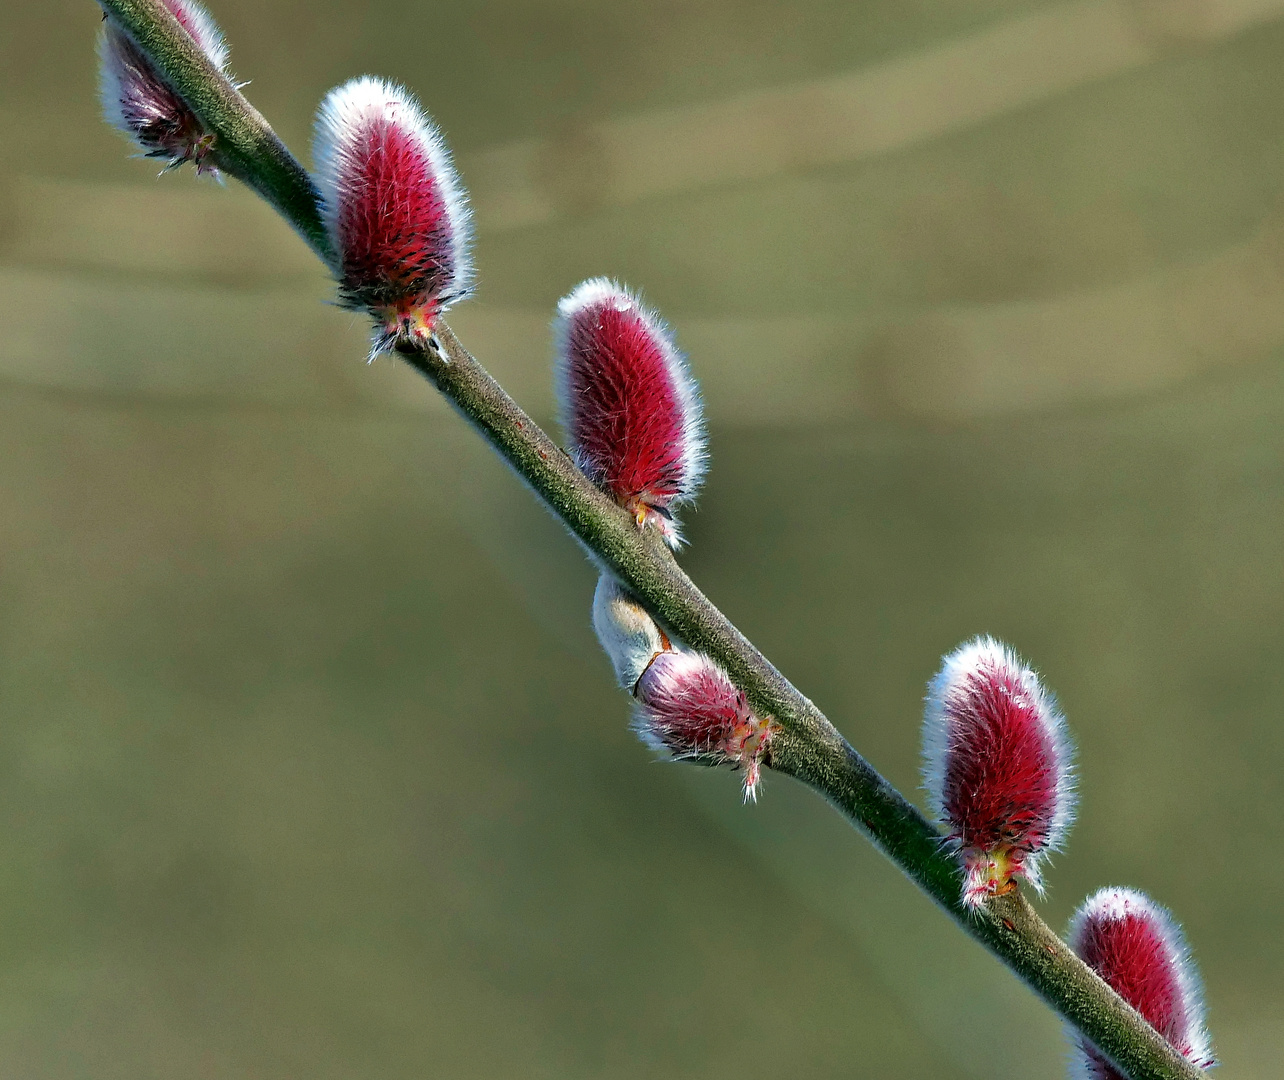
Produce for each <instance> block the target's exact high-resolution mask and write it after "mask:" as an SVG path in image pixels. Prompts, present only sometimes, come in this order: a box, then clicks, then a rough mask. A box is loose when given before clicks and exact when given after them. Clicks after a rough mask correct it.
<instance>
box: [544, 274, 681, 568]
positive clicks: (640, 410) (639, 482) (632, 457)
mask: <svg viewBox="0 0 1284 1080" xmlns="http://www.w3.org/2000/svg"><path fill="white" fill-rule="evenodd" d="M554 329H555V336H556V382H557V391H558V398H559V400H560V403H561V414H562V424H563V426H564V428H565V430H566V436H567V441H568V450H569V451H570V453H571V455H572V457H573V458H574V459H575V461H576V463H577V464H578V465H579V466H580V468H581V469H583V470H584V472H585V473H587V474H588V476H589V477H590V478H591V479H592V480H593V482H594V483H596V484H597V485H598V486H599V487H601V488H602V489H603V490H604V491H606V492H607V493H608V494H609V495H610V496H611V497H612V498H613V499H615V501H616V502H618V503H619V504H620V505H621V506H623V507H625V508H626V509H627V510H628V511H629V512H630V513H632V514H633V515H634V517H635V519H636V520H637V523H638V526H639V527H642V526H645V525H651V526H653V527H655V528H658V529H659V530H660V533H661V534H662V535H663V536H664V538H665V540H666V541H667V542H668V543H669V544H670V546H672V547H675V548H676V547H678V546H679V545H680V544H681V542H682V537H681V534H680V532H679V529H678V525H677V522H676V521H675V520H674V518H673V514H672V510H673V508H674V507H677V506H679V505H681V504H682V503H684V502H688V501H690V500H691V499H692V498H693V497H694V496H695V492H696V488H697V487H698V486H699V483H700V480H701V478H702V476H703V474H704V468H705V457H706V451H705V439H704V429H703V425H702V420H701V416H700V399H699V394H698V392H697V390H696V387H695V384H694V382H693V381H692V379H691V376H690V374H689V373H688V371H687V368H686V364H685V362H684V361H683V359H682V355H681V354H680V353H679V352H678V350H677V348H676V347H675V345H674V344H673V341H672V339H671V338H670V335H669V332H668V330H667V328H666V327H665V326H664V324H663V322H661V320H660V319H659V317H658V316H656V315H655V314H654V313H653V312H651V311H649V310H647V309H646V308H645V307H643V306H642V304H641V303H640V302H639V301H638V299H637V298H636V297H635V296H633V295H632V294H631V293H630V292H628V291H627V290H626V289H624V288H622V287H621V286H619V285H616V284H614V283H613V282H610V281H607V280H606V279H605V278H595V279H593V280H591V281H586V282H584V283H583V284H582V285H580V286H579V287H578V288H576V289H575V290H574V291H573V292H572V293H571V294H570V295H569V296H567V297H566V298H565V299H563V300H562V302H561V303H560V304H559V305H558V317H557V321H556V323H555V325H554Z"/></svg>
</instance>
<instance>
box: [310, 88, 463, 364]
mask: <svg viewBox="0 0 1284 1080" xmlns="http://www.w3.org/2000/svg"><path fill="white" fill-rule="evenodd" d="M312 156H313V161H314V163H315V165H316V177H315V179H316V183H317V187H318V189H319V190H320V193H321V216H322V219H323V220H324V222H325V225H326V229H327V230H328V232H329V235H330V242H331V244H332V245H333V247H334V250H335V257H336V265H335V274H336V277H337V279H338V284H339V301H340V303H341V304H343V306H345V307H348V308H351V309H354V310H360V311H366V312H368V313H369V314H370V315H371V316H372V317H373V319H374V323H375V329H374V345H373V349H372V352H371V356H372V357H373V356H374V355H375V354H377V353H379V352H383V351H386V350H388V349H393V348H396V347H398V346H409V347H416V348H422V347H423V346H425V345H426V344H427V343H428V341H429V339H430V338H431V335H432V330H433V327H434V326H435V324H436V321H437V319H438V317H439V316H440V315H441V313H442V312H443V311H445V310H446V309H447V308H449V307H450V306H451V305H452V304H454V303H455V302H456V301H458V300H460V299H462V298H463V297H465V296H467V295H468V294H469V292H470V290H471V286H472V263H471V260H470V256H469V251H468V248H469V243H470V241H471V219H470V214H469V211H468V207H467V205H466V201H465V197H464V193H463V189H462V188H461V187H460V185H459V181H458V178H457V177H456V175H455V169H454V166H453V164H452V163H451V160H450V154H449V152H448V151H447V149H446V144H445V142H444V141H443V140H442V137H441V134H440V132H438V130H437V128H436V127H435V126H434V125H433V123H432V121H430V120H429V119H428V117H427V116H425V115H424V113H423V111H422V110H421V109H420V107H419V105H418V104H417V103H416V102H415V100H414V98H413V97H411V95H410V94H409V93H408V92H407V91H405V90H403V89H402V88H401V87H399V86H394V85H393V84H392V83H388V82H384V81H383V80H382V79H375V78H370V77H363V78H359V79H353V80H351V81H350V82H347V83H344V84H343V85H342V86H340V87H338V88H336V89H334V90H332V91H331V92H330V93H329V94H328V95H327V97H326V99H325V100H324V101H323V102H322V104H321V108H320V110H319V112H318V114H317V121H316V132H315V138H314V143H313V155H312Z"/></svg>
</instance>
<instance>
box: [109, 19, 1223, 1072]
mask: <svg viewBox="0 0 1284 1080" xmlns="http://www.w3.org/2000/svg"><path fill="white" fill-rule="evenodd" d="M99 2H100V4H101V6H102V7H103V9H104V10H105V11H106V12H107V13H108V15H109V16H110V17H111V18H112V19H114V20H115V21H116V22H117V23H118V25H120V26H121V27H122V28H123V29H124V30H125V31H126V33H128V34H129V35H130V37H131V38H133V40H134V41H135V42H136V43H137V44H138V45H139V46H140V47H141V48H142V49H143V50H144V51H145V52H146V53H147V54H148V55H149V56H150V57H151V58H152V60H153V61H154V63H155V64H156V66H157V68H158V69H159V70H160V71H161V72H162V73H163V74H164V75H165V77H166V78H167V79H168V80H169V81H170V83H171V84H172V85H173V86H174V88H175V89H176V90H177V91H178V93H179V94H180V95H181V96H182V97H183V99H184V100H185V101H186V102H187V103H188V105H189V106H190V107H191V109H192V111H193V112H195V113H196V115H197V117H198V118H199V119H200V120H201V122H202V123H203V124H204V125H205V127H206V129H207V130H208V131H210V132H212V133H213V134H214V137H215V141H214V153H216V154H217V158H218V164H219V165H220V166H221V167H222V168H224V169H225V170H226V171H227V172H229V173H230V174H232V175H233V176H236V177H238V178H239V179H241V180H243V181H244V182H245V183H247V184H248V185H249V186H250V187H252V188H253V189H254V190H255V191H257V192H258V193H259V194H260V195H262V196H263V197H264V198H265V199H267V201H268V202H269V203H271V204H272V205H273V206H274V207H275V208H276V209H277V210H278V211H279V212H280V213H281V215H282V216H283V217H284V218H285V219H286V220H287V221H288V222H289V223H290V224H291V225H292V226H293V227H294V228H295V229H296V230H297V231H298V232H299V234H300V235H301V236H302V237H303V238H304V239H305V240H306V241H307V242H308V243H309V244H310V245H311V247H312V248H313V250H314V251H316V253H317V254H318V255H319V256H320V257H321V258H322V259H323V260H324V261H325V262H327V264H331V263H332V262H333V252H332V251H331V250H330V246H329V242H328V240H327V238H326V234H325V229H324V227H323V225H322V222H321V218H320V214H319V210H318V205H317V194H316V189H315V187H314V186H313V184H312V182H311V179H310V178H309V177H308V174H307V172H306V171H305V170H304V169H303V167H302V166H301V165H300V164H299V163H298V161H297V160H296V159H295V158H294V157H293V156H292V155H291V154H290V152H289V150H287V149H286V147H285V146H284V145H283V144H282V143H281V141H280V140H279V139H278V138H277V137H276V135H275V133H274V132H273V131H272V129H271V128H270V127H269V126H268V124H267V122H266V121H265V120H264V119H263V117H262V116H260V115H259V113H258V112H257V111H256V110H255V109H254V107H253V106H251V105H250V104H249V102H248V101H246V100H245V98H244V96H243V95H242V94H241V93H240V91H239V90H237V88H236V87H235V86H233V85H232V84H231V83H230V82H229V81H228V80H227V79H226V78H224V77H223V76H222V74H221V73H219V72H218V71H217V70H216V69H215V68H214V67H213V66H212V65H211V64H210V63H209V62H208V60H207V59H206V58H205V56H204V55H203V54H202V53H201V52H200V50H199V49H198V48H196V46H195V45H194V44H193V42H192V41H191V39H190V38H189V37H188V36H187V34H186V32H185V31H184V30H183V29H182V28H181V27H180V26H179V24H178V22H177V21H176V20H175V19H174V18H173V16H172V15H170V13H169V12H168V10H167V9H166V8H165V6H164V4H163V3H162V2H161V0H99ZM401 355H402V356H403V358H404V359H405V360H406V361H407V362H408V363H409V364H410V365H411V366H413V367H414V368H415V369H416V370H418V371H419V372H420V373H421V374H423V375H424V376H425V377H426V378H428V379H429V380H430V381H431V382H432V383H433V384H434V385H435V386H436V387H437V388H438V389H439V390H440V391H441V392H442V393H443V394H444V395H445V396H446V398H447V399H448V400H449V401H450V402H451V403H452V404H453V405H454V406H455V408H456V409H458V411H459V412H460V413H462V414H463V415H464V417H466V418H467V419H468V420H469V421H470V422H471V423H472V424H473V425H474V426H475V427H476V428H477V429H478V431H480V432H481V434H482V435H483V436H484V437H485V438H486V439H487V441H489V442H490V444H491V445H492V446H493V447H494V448H495V450H496V451H497V452H498V453H499V454H500V455H501V456H503V457H504V459H505V460H506V461H508V463H509V464H510V465H511V466H512V467H513V469H515V470H516V472H517V473H518V475H520V476H521V477H522V479H523V480H525V481H526V483H527V484H528V485H529V486H530V488H531V489H532V490H533V491H534V492H535V493H536V494H537V495H538V496H539V497H540V498H541V499H542V500H543V502H544V503H545V505H546V506H547V507H548V508H549V509H550V510H551V511H552V512H553V513H554V514H556V515H557V516H558V518H560V519H561V520H562V522H563V523H564V524H565V525H566V527H567V528H568V529H569V530H570V531H571V533H572V534H573V535H574V536H575V537H576V538H577V539H578V540H579V541H580V543H581V544H583V545H584V547H585V548H586V549H587V550H588V552H589V554H590V556H591V557H592V558H593V559H594V560H595V561H596V562H597V563H598V564H599V565H601V566H603V567H605V568H607V569H609V570H610V571H611V572H612V573H613V574H615V575H616V576H617V577H618V578H619V579H620V580H621V581H623V582H625V583H626V584H627V585H628V586H629V588H631V589H632V590H633V591H634V592H636V593H637V594H638V596H640V597H641V598H642V599H643V600H644V601H645V602H646V604H647V605H648V606H649V608H650V609H651V611H652V612H653V613H654V614H655V615H656V616H657V617H658V618H659V619H660V620H661V621H662V622H664V623H665V624H667V626H668V627H670V628H671V629H672V630H673V631H674V632H675V633H676V634H677V636H678V637H680V638H681V639H682V640H683V641H685V642H686V643H687V644H688V645H691V646H692V647H694V648H697V649H700V650H702V651H704V652H706V653H708V654H709V655H710V656H711V657H713V658H714V659H715V660H717V661H718V662H719V663H720V664H721V665H722V666H723V667H724V668H725V669H726V670H727V672H728V674H729V675H730V676H731V678H732V680H733V681H734V682H735V683H736V685H737V686H739V687H740V688H741V689H742V690H743V691H744V692H745V694H746V696H747V697H748V699H749V701H750V703H751V704H752V705H753V707H754V708H755V710H757V711H758V712H759V714H760V715H763V716H770V717H772V718H774V719H775V720H776V722H777V723H778V724H779V725H780V728H781V730H780V733H779V734H778V735H777V736H776V737H775V738H774V739H773V741H772V743H771V752H770V761H769V764H770V766H771V767H772V768H773V769H775V770H777V771H779V772H783V773H787V774H789V775H791V776H794V777H796V778H797V779H799V780H801V781H803V782H804V783H806V784H808V785H810V786H811V787H813V788H815V789H816V790H817V791H818V792H820V793H821V794H822V795H824V796H825V798H827V799H828V800H829V801H830V802H831V803H832V804H833V805H834V806H835V807H836V808H837V809H838V810H840V811H841V812H842V813H843V814H844V815H846V816H847V817H848V818H849V819H850V820H851V821H852V822H853V823H854V824H855V825H857V826H858V827H859V828H860V829H861V830H862V831H863V832H864V833H865V834H866V835H867V836H868V837H869V838H870V839H871V840H872V841H873V842H874V843H875V844H876V845H877V846H878V847H879V848H880V849H881V850H882V851H883V852H884V853H885V854H886V855H887V856H888V858H890V859H891V860H892V861H893V862H895V863H896V864H897V865H898V866H899V867H900V868H901V869H902V870H903V871H904V872H905V873H906V875H907V876H908V877H909V878H910V879H911V880H912V881H913V882H915V884H917V885H918V886H919V887H920V888H921V889H923V891H924V892H926V893H927V894H928V895H929V896H931V897H932V899H933V900H935V901H936V902H937V903H938V904H939V905H940V906H941V907H942V908H944V909H945V911H946V912H948V913H949V914H950V915H951V916H952V917H953V918H954V920H955V921H956V922H957V923H958V925H959V926H960V927H962V928H963V930H965V931H966V932H967V933H968V934H970V935H971V936H972V937H974V938H975V939H976V940H978V941H979V942H981V943H982V944H983V945H985V947H986V948H988V949H989V950H990V951H991V952H993V953H994V954H995V955H996V956H998V957H999V958H1000V959H1001V960H1002V961H1003V962H1004V963H1005V964H1007V966H1008V967H1009V968H1011V969H1012V971H1014V972H1015V973H1016V974H1017V975H1018V976H1019V977H1020V978H1021V979H1023V980H1024V981H1025V982H1026V983H1027V985H1029V986H1030V987H1031V988H1032V989H1033V990H1034V991H1035V992H1036V993H1038V994H1039V995H1040V996H1041V997H1042V998H1043V999H1044V1000H1045V1001H1047V1002H1048V1004H1049V1005H1051V1006H1052V1008H1053V1009H1055V1010H1056V1011H1057V1012H1058V1013H1060V1015H1061V1016H1062V1017H1064V1018H1065V1019H1066V1020H1067V1021H1069V1022H1070V1023H1071V1024H1072V1025H1074V1027H1076V1028H1077V1029H1078V1030H1079V1031H1081V1032H1082V1033H1083V1034H1084V1035H1086V1036H1087V1037H1088V1038H1089V1039H1091V1040H1092V1042H1093V1043H1095V1044H1096V1046H1097V1047H1098V1048H1099V1049H1100V1050H1102V1051H1103V1052H1104V1053H1105V1054H1106V1055H1108V1056H1109V1057H1110V1058H1111V1059H1112V1060H1113V1061H1114V1062H1115V1064H1116V1065H1117V1066H1118V1067H1119V1068H1120V1069H1121V1071H1122V1072H1123V1073H1124V1074H1125V1075H1127V1076H1128V1077H1130V1078H1131V1080H1194V1078H1196V1077H1199V1076H1201V1075H1202V1074H1201V1072H1200V1070H1198V1069H1196V1068H1195V1067H1194V1066H1193V1065H1191V1064H1190V1063H1189V1062H1187V1061H1186V1060H1185V1059H1184V1058H1182V1057H1181V1056H1180V1055H1179V1054H1178V1053H1177V1052H1176V1051H1175V1050H1174V1049H1173V1048H1172V1047H1171V1046H1170V1045H1169V1044H1168V1043H1167V1042H1166V1041H1165V1040H1164V1039H1163V1038H1162V1037H1161V1036H1160V1035H1159V1034H1158V1033H1157V1032H1156V1031H1155V1030H1154V1029H1153V1028H1151V1027H1150V1025H1149V1024H1147V1023H1146V1021H1145V1020H1143V1019H1142V1017H1141V1016H1140V1015H1139V1014H1138V1013H1137V1012H1136V1011H1135V1010H1134V1009H1132V1008H1131V1007H1130V1006H1129V1005H1128V1004H1127V1003H1126V1002H1124V1001H1123V999H1121V998H1120V997H1119V996H1118V995H1117V994H1116V993H1115V992H1114V991H1113V990H1111V989H1110V987H1109V986H1107V985H1106V983H1105V982H1103V981H1102V980H1101V979H1100V978H1099V977H1098V976H1097V975H1096V974H1095V973H1094V972H1092V971H1091V970H1090V969H1089V968H1088V967H1087V966H1086V965H1085V964H1084V963H1083V962H1082V961H1081V960H1079V958H1078V957H1076V956H1075V955H1074V954H1073V953H1072V952H1071V951H1070V949H1069V948H1068V947H1067V946H1066V944H1065V943H1064V942H1063V941H1062V940H1061V939H1060V938H1058V937H1057V935H1056V934H1054V933H1053V932H1052V930H1050V929H1049V928H1048V926H1047V924H1045V923H1044V922H1043V920H1042V919H1040V918H1039V916H1038V915H1037V914H1036V913H1035V912H1034V910H1033V909H1032V908H1031V907H1030V906H1029V904H1028V903H1027V902H1026V901H1025V899H1024V898H1023V897H1022V895H1021V894H1020V893H1019V892H1016V891H1013V892H1011V893H1009V894H1007V895H1006V896H1001V897H996V898H993V899H991V900H990V901H989V902H988V903H987V904H986V906H985V907H984V908H983V909H982V910H981V911H979V912H975V913H969V912H967V911H966V910H965V909H964V908H963V907H962V905H961V903H960V890H961V875H960V871H959V867H958V864H957V862H956V861H955V860H954V859H953V858H952V857H951V856H950V855H949V854H948V853H947V852H945V851H944V850H943V849H942V846H941V837H940V835H939V833H938V832H937V830H936V829H935V828H934V827H933V825H932V824H931V822H929V821H928V820H927V819H926V818H925V817H924V816H923V815H922V813H920V812H919V810H918V809H917V808H916V807H915V806H914V805H913V804H912V803H911V802H909V800H908V799H906V798H905V797H904V796H903V795H901V793H900V792H899V791H897V790H896V789H895V788H894V787H893V786H892V785H891V784H889V783H888V782H887V781H886V780H884V779H883V777H881V776H880V775H879V774H878V772H877V771H876V770H875V769H874V767H873V766H872V765H870V764H869V762H867V761H866V760H865V759H864V758H863V757H861V755H860V754H859V753H857V752H856V750H855V749H853V748H852V746H851V745H850V744H849V743H848V742H847V741H846V740H845V739H844V738H843V737H842V735H840V734H839V733H838V731H837V729H835V728H834V726H833V725H832V724H831V723H830V722H829V721H828V720H827V719H826V718H825V717H824V715H823V714H822V713H821V712H820V710H819V709H817V708H816V706H815V705H813V704H812V703H811V701H810V700H808V699H807V698H806V697H804V696H803V695H802V694H801V693H800V692H799V691H798V690H797V689H796V688H795V687H794V686H793V685H791V684H790V683H789V681H788V680H787V679H785V677H784V676H783V675H781V674H780V672H779V671H777V670H776V668H775V667H773V666H772V664H771V663H770V662H769V661H768V660H767V659H766V657H764V656H763V655H762V654H761V653H760V652H759V651H758V650H757V649H756V648H755V647H754V646H753V644H752V643H751V642H750V641H749V640H748V639H747V638H746V637H745V636H744V635H743V634H742V633H740V631H739V630H737V629H736V627H735V626H733V625H732V624H731V622H730V621H729V620H728V619H727V618H726V616H724V615H723V614H722V612H720V611H719V610H718V609H717V608H716V607H714V605H713V604H712V603H710V602H709V600H708V599H707V598H706V597H705V595H704V594H703V593H702V592H700V590H699V589H698V588H696V586H695V585H694V583H693V582H692V581H691V579H690V578H689V577H687V575H686V574H685V573H684V572H683V571H682V569H681V568H680V567H679V566H678V564H677V563H676V562H675V561H674V559H673V556H672V554H671V553H670V552H669V550H668V549H667V548H666V547H665V546H664V545H663V543H662V542H661V541H660V539H659V537H658V534H657V533H656V532H655V531H654V530H648V531H646V532H642V531H639V530H638V529H637V527H636V526H635V525H634V523H633V520H632V517H631V516H630V515H629V514H628V513H626V512H625V511H624V510H623V509H621V508H620V507H619V506H617V505H616V504H615V503H614V502H612V501H611V500H610V499H609V498H607V497H606V496H605V495H604V494H603V493H602V492H601V491H599V490H598V489H597V488H596V487H595V486H594V485H593V484H592V483H591V482H590V481H589V480H588V479H587V478H586V477H585V476H584V474H583V473H582V472H580V470H579V469H578V468H576V466H575V465H574V464H573V463H572V461H571V460H570V458H569V457H567V455H566V454H565V453H564V452H563V451H562V449H561V448H560V447H559V446H558V445H557V444H556V443H554V442H553V441H552V439H550V438H549V437H548V436H547V435H546V434H545V433H544V432H543V431H542V430H541V429H540V428H539V427H538V425H536V424H535V423H534V422H533V421H532V420H531V419H530V417H528V416H527V415H526V414H525V413H524V412H523V411H522V409H521V408H520V407H519V406H518V405H517V403H516V402H515V401H513V399H512V398H510V397H509V396H508V394H507V393H505V391H504V389H503V387H501V386H500V385H499V384H498V383H497V382H496V381H495V380H494V379H493V378H491V376H490V375H489V374H488V373H487V372H486V370H485V369H484V368H483V367H482V366H481V365H480V364H479V363H478V362H477V361H476V360H475V359H474V358H473V357H472V356H471V355H470V354H469V353H468V351H467V350H466V349H465V348H464V347H463V345H461V344H460V342H459V340H458V339H457V338H456V337H455V335H454V334H453V333H452V332H451V331H450V329H449V327H447V326H445V325H444V324H439V328H438V331H437V345H436V347H434V348H430V349H424V350H418V349H413V350H409V351H404V352H402V353H401ZM962 992H963V989H962V988H960V993H962ZM1002 1023H1003V1021H1002V1018H1001V1017H996V1018H995V1026H996V1033H997V1032H999V1031H1001V1030H1002ZM1009 1034H1011V1033H1009ZM1003 1045H1004V1040H1003V1039H1002V1038H1000V1039H999V1040H998V1041H997V1042H996V1049H997V1050H998V1052H999V1053H1002V1052H1003Z"/></svg>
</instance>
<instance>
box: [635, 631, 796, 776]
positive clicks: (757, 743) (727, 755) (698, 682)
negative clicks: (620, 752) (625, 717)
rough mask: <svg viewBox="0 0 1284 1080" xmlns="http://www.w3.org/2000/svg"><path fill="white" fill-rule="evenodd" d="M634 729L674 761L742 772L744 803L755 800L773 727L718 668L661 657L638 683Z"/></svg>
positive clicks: (691, 655)
mask: <svg viewBox="0 0 1284 1080" xmlns="http://www.w3.org/2000/svg"><path fill="white" fill-rule="evenodd" d="M636 694H637V699H638V708H637V715H636V717H635V719H634V730H636V731H637V733H638V735H639V736H640V737H641V738H642V740H643V741H644V742H646V743H647V744H648V745H649V746H652V747H653V748H655V749H656V750H659V751H662V752H664V753H666V754H670V755H672V756H673V757H675V758H694V759H697V760H701V761H704V762H705V763H706V764H710V765H731V766H733V767H735V768H738V769H741V770H743V771H744V790H745V799H746V800H749V799H757V797H758V784H759V782H760V780H761V778H762V759H763V755H764V754H765V753H766V752H767V749H768V746H769V744H770V742H771V735H772V732H773V731H774V730H775V725H774V724H773V723H772V722H771V721H770V720H761V719H759V718H758V717H757V716H755V715H754V713H753V710H752V709H750V708H749V703H748V702H747V701H746V700H745V696H744V694H742V693H741V692H740V691H739V690H737V689H736V687H735V686H734V685H733V684H732V682H731V680H730V679H729V678H727V675H726V672H724V671H723V670H722V669H721V668H720V667H718V665H717V664H715V663H714V662H713V661H712V660H711V659H709V657H707V656H705V655H704V654H703V653H696V652H690V651H688V650H686V649H679V650H673V651H670V652H663V653H661V654H660V655H659V656H657V657H656V658H655V659H654V660H653V661H652V662H651V664H650V666H649V667H647V669H646V670H645V671H644V672H643V673H642V677H641V678H640V679H639V680H638V684H637V691H636Z"/></svg>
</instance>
